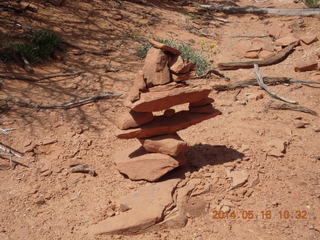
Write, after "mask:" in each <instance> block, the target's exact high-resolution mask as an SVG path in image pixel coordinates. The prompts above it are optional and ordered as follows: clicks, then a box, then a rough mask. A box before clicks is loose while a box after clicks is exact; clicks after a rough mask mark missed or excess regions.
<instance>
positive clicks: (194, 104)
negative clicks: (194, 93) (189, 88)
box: [189, 97, 214, 107]
mask: <svg viewBox="0 0 320 240" xmlns="http://www.w3.org/2000/svg"><path fill="white" fill-rule="evenodd" d="M213 102H214V99H212V98H209V97H206V98H204V99H201V100H200V101H197V102H192V103H190V104H189V106H190V107H199V106H203V105H207V104H210V103H213Z"/></svg>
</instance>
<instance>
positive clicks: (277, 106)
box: [266, 102, 318, 116]
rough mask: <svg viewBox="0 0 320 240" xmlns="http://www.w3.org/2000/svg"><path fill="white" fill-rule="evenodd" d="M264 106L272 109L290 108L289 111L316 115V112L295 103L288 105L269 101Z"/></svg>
mask: <svg viewBox="0 0 320 240" xmlns="http://www.w3.org/2000/svg"><path fill="white" fill-rule="evenodd" d="M266 108H270V109H273V110H291V111H297V112H304V113H309V114H311V115H313V116H318V114H317V112H315V111H313V110H311V109H309V108H306V107H302V106H297V105H289V104H286V103H273V102H272V103H270V104H268V105H267V106H266Z"/></svg>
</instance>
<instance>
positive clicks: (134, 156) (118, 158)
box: [114, 146, 186, 181]
mask: <svg viewBox="0 0 320 240" xmlns="http://www.w3.org/2000/svg"><path fill="white" fill-rule="evenodd" d="M114 161H115V164H116V167H117V169H118V170H119V171H120V172H121V173H123V174H125V175H127V176H128V178H130V179H131V180H147V181H156V180H158V179H159V178H160V177H162V176H163V175H165V174H166V173H167V172H169V171H171V170H173V169H175V168H177V167H178V166H180V165H183V164H184V163H185V162H186V159H185V157H184V155H183V154H181V156H178V157H176V158H173V157H171V156H169V155H165V154H161V153H148V152H146V150H145V149H143V148H142V147H140V148H139V149H137V147H136V146H135V147H131V148H129V149H127V150H124V151H122V152H119V153H117V154H115V156H114Z"/></svg>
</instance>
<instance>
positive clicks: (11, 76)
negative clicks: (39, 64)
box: [0, 72, 83, 82]
mask: <svg viewBox="0 0 320 240" xmlns="http://www.w3.org/2000/svg"><path fill="white" fill-rule="evenodd" d="M81 73H83V72H75V73H58V74H51V75H47V76H43V77H39V78H35V77H29V76H24V75H14V74H12V75H2V74H0V78H6V79H15V80H22V81H29V82H39V81H42V80H46V79H50V78H58V77H70V76H77V75H80V74H81Z"/></svg>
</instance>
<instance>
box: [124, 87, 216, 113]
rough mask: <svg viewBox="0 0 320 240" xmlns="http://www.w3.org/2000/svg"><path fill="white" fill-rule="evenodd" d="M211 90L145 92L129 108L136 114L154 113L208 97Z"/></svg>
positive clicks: (186, 89) (192, 88)
mask: <svg viewBox="0 0 320 240" xmlns="http://www.w3.org/2000/svg"><path fill="white" fill-rule="evenodd" d="M210 92H211V88H200V87H189V86H186V87H178V88H173V89H171V90H167V91H166V90H164V91H158V92H146V93H141V94H140V99H139V100H138V101H136V102H134V103H132V104H131V106H127V107H130V108H131V109H132V110H134V111H136V112H156V111H162V110H165V109H168V108H170V107H172V106H176V105H180V104H184V103H192V102H197V101H200V100H201V99H203V98H206V97H208V95H209V93H210Z"/></svg>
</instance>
